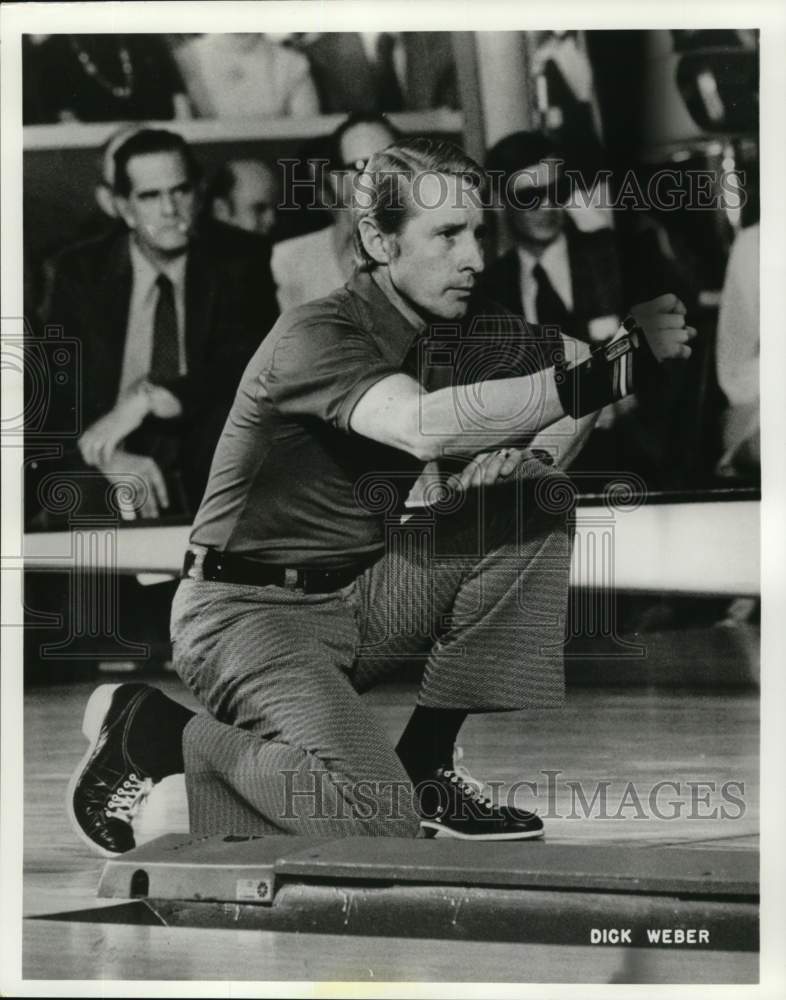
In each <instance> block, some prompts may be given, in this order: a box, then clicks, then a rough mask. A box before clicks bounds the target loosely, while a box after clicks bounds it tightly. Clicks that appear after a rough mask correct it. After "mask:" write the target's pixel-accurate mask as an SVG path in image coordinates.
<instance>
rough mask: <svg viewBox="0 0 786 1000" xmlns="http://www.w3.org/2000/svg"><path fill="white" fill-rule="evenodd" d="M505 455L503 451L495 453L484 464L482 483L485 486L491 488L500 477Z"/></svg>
mask: <svg viewBox="0 0 786 1000" xmlns="http://www.w3.org/2000/svg"><path fill="white" fill-rule="evenodd" d="M506 458H507V454H506V452H504V451H497V452H494V454H493V455H492V456H491V458H490V459H489V460H488V462H486V464H485V466H484V468H483V482H484V483H485V485H486V486H491V485H492V484H493V483H496V481H497V480H498V479H499V477H500V476H501V475H502V467H503V465H504V464H505V460H506Z"/></svg>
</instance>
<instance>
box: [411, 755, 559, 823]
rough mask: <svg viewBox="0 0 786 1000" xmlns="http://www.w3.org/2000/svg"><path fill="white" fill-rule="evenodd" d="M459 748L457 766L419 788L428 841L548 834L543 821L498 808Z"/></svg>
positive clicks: (523, 812) (441, 771) (522, 812)
mask: <svg viewBox="0 0 786 1000" xmlns="http://www.w3.org/2000/svg"><path fill="white" fill-rule="evenodd" d="M462 756H463V754H462V751H461V748H460V747H456V749H455V753H454V757H453V766H452V767H450V768H439V769H438V770H437V771H436V772H435V774H434V775H433V777H432V778H431V779H429V780H428V781H425V782H421V783H420V784H419V785H418V786H417V787H418V794H419V807H420V813H421V817H422V818H421V821H420V826H421V829H422V830H423V833H424V834H425V836H427V837H434V836H436V835H437V834H438V833H439V834H440V835H441V836H447V837H455V838H457V839H459V840H481V841H486V840H498V841H499V840H534V839H536V838H538V837H542V836H543V834H544V830H543V820H541V818H540V817H539V816H537V815H536V814H535V813H532V812H528V811H527V810H526V809H519V808H516V807H513V806H498V805H496V804H495V803H494V802H492V800H491V799H489V798H488V797H487V796H486V795H485V794H484V792H483V784H482V782H480V781H478V780H477V779H476V778H473V777H472V775H471V774H470V773H469V771H468V770H467V769H466V768H465V767H464V766H463V765H462V764H461V759H462Z"/></svg>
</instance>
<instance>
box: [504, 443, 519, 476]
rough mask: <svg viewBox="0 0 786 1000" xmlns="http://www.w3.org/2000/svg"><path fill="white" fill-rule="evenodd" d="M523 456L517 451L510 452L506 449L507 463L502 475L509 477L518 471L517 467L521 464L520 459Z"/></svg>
mask: <svg viewBox="0 0 786 1000" xmlns="http://www.w3.org/2000/svg"><path fill="white" fill-rule="evenodd" d="M520 457H521V455H520V452H519V451H518V450H517V449H514V450H513V451H509V450H508V449H505V462H504V464H503V466H502V469H501V470H500V472H501V475H503V476H509V475H511V473H513V472H515V471H516V466H517V465H518V464H519V459H520Z"/></svg>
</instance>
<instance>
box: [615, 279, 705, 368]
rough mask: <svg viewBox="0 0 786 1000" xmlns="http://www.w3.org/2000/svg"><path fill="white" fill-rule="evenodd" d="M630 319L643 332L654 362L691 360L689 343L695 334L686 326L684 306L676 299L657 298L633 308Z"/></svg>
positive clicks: (674, 296)
mask: <svg viewBox="0 0 786 1000" xmlns="http://www.w3.org/2000/svg"><path fill="white" fill-rule="evenodd" d="M631 315H632V316H633V318H634V319H635V320H636V322H637V323H638V324H639V326H640V327H641V328H642V330H643V331H644V335H645V336H646V338H647V343H648V344H649V345H650V350H651V351H652V353H653V354H654V355H655V358H656V360H658V361H666V360H667V359H669V358H683V359H685V358H689V357H690V356H691V349H690V347H689V346H688V342H689V341H691V340H693V338H694V337H695V336H696V330H695V329H694V327H692V326H686V325H685V306H684V305H683V304H682V302H680V300H679V299H678V298H677V296H676V295H672V294H671V293H669V294H667V295H659V296H658V297H657V299H652V300H651V301H650V302H642V303H640V304H639V305H636V306H633V308H632V309H631Z"/></svg>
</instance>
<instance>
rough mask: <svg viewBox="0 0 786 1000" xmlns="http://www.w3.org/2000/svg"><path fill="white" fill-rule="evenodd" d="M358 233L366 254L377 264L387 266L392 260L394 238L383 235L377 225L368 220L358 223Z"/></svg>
mask: <svg viewBox="0 0 786 1000" xmlns="http://www.w3.org/2000/svg"><path fill="white" fill-rule="evenodd" d="M358 232H359V234H360V239H361V241H362V243H363V247H364V249H365V251H366V253H367V254H368V255H369V256H370V257H371V258H372V260H374V261H376V263H377V264H389V263H390V261H391V260H392V259H393V256H394V253H393V240H394V238H393V237H392V236H390V235H388V234H387V233H383V232H382V230H381V229H380V228H379V226H378V225H377V223H376V222H375V221H374V220H373V219H370V218H368V217H367V218H364V219H361V220H360V221H359V222H358Z"/></svg>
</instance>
